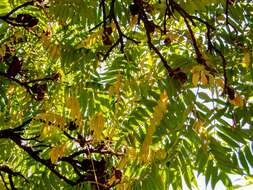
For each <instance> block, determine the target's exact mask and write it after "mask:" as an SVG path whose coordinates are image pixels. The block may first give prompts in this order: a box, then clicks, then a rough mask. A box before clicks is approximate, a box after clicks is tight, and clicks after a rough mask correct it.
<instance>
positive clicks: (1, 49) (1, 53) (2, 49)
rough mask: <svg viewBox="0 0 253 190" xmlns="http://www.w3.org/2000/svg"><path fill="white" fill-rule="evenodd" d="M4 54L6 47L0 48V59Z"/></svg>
mask: <svg viewBox="0 0 253 190" xmlns="http://www.w3.org/2000/svg"><path fill="white" fill-rule="evenodd" d="M5 52H6V46H2V47H1V48H0V57H3V56H4V55H5Z"/></svg>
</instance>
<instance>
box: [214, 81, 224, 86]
mask: <svg viewBox="0 0 253 190" xmlns="http://www.w3.org/2000/svg"><path fill="white" fill-rule="evenodd" d="M215 83H216V84H217V85H218V86H219V87H221V88H224V81H223V80H222V79H216V80H215Z"/></svg>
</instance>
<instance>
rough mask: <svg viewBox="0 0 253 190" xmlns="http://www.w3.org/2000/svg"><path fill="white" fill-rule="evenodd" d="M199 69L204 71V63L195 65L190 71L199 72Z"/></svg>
mask: <svg viewBox="0 0 253 190" xmlns="http://www.w3.org/2000/svg"><path fill="white" fill-rule="evenodd" d="M201 71H205V66H204V65H196V66H194V67H193V68H192V70H191V72H192V73H196V72H201Z"/></svg>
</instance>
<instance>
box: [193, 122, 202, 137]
mask: <svg viewBox="0 0 253 190" xmlns="http://www.w3.org/2000/svg"><path fill="white" fill-rule="evenodd" d="M192 128H193V129H194V130H195V131H196V132H198V133H199V134H201V133H202V132H204V127H203V122H202V121H201V120H197V121H195V122H194V124H193V126H192Z"/></svg>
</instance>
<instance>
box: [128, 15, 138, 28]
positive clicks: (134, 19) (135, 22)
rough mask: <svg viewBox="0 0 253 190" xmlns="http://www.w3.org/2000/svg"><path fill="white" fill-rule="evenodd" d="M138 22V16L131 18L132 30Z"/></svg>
mask: <svg viewBox="0 0 253 190" xmlns="http://www.w3.org/2000/svg"><path fill="white" fill-rule="evenodd" d="M137 22H138V15H135V16H132V17H131V22H130V28H131V29H133V28H134V27H135V26H136V25H137Z"/></svg>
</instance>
